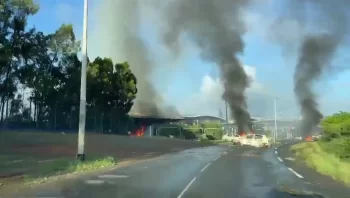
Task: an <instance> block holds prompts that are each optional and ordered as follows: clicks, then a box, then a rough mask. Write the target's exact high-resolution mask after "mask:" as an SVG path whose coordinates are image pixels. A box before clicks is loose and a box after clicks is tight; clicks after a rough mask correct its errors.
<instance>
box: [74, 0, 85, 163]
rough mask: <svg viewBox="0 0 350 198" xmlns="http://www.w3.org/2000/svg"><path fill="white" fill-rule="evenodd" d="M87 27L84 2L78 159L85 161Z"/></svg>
mask: <svg viewBox="0 0 350 198" xmlns="http://www.w3.org/2000/svg"><path fill="white" fill-rule="evenodd" d="M87 25H88V0H84V21H83V39H82V49H81V53H82V61H81V62H82V65H81V81H80V107H79V134H78V153H77V159H78V160H80V161H84V160H85V152H84V146H85V122H86V70H87V69H86V68H87Z"/></svg>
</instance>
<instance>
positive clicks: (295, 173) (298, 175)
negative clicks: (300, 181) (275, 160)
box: [288, 168, 304, 178]
mask: <svg viewBox="0 0 350 198" xmlns="http://www.w3.org/2000/svg"><path fill="white" fill-rule="evenodd" d="M288 169H289V170H290V171H291V172H292V173H294V175H296V176H297V177H299V178H304V177H303V176H302V175H300V174H299V173H297V172H295V171H294V170H293V169H291V168H288Z"/></svg>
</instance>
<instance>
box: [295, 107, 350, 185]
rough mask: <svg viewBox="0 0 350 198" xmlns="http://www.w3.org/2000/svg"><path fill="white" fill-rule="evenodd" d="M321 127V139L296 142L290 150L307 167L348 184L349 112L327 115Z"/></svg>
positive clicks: (349, 165)
mask: <svg viewBox="0 0 350 198" xmlns="http://www.w3.org/2000/svg"><path fill="white" fill-rule="evenodd" d="M322 128H323V130H324V136H323V138H322V139H321V140H319V141H316V142H303V143H300V144H296V145H293V146H292V147H291V150H292V151H293V152H294V153H295V154H296V156H297V157H298V158H299V159H302V160H304V161H305V162H306V164H307V165H308V166H309V167H311V168H314V169H315V170H317V171H318V172H320V173H322V174H324V175H328V176H330V177H332V178H334V179H335V180H338V181H341V182H344V183H345V184H347V185H350V136H349V134H350V113H345V112H340V113H337V114H335V115H333V116H330V117H327V118H326V119H324V120H323V121H322Z"/></svg>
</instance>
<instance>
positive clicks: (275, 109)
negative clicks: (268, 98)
mask: <svg viewBox="0 0 350 198" xmlns="http://www.w3.org/2000/svg"><path fill="white" fill-rule="evenodd" d="M276 100H277V98H274V99H273V104H274V111H275V133H274V138H273V142H274V143H275V144H276V138H277V104H276V103H277V102H276Z"/></svg>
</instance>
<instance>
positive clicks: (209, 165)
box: [17, 146, 349, 198]
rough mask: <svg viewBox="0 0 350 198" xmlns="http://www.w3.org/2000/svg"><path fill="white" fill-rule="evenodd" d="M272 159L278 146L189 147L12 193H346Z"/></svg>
mask: <svg viewBox="0 0 350 198" xmlns="http://www.w3.org/2000/svg"><path fill="white" fill-rule="evenodd" d="M278 157H279V156H278V148H277V149H275V148H270V149H256V148H250V147H228V146H212V147H203V148H195V149H189V150H185V151H181V152H178V153H174V154H167V155H164V156H160V157H157V158H154V159H151V160H146V161H143V162H140V163H137V164H133V165H129V166H125V167H120V168H117V169H115V170H111V171H109V172H106V173H103V174H99V175H94V176H89V177H84V178H76V179H71V180H69V181H61V182H55V183H52V184H49V185H45V187H42V188H41V189H38V188H36V189H33V190H32V191H27V192H26V193H25V194H26V195H25V196H19V195H18V196H17V197H23V198H24V197H52V198H54V197H62V198H63V197H68V198H73V197H76V198H93V197H94V198H104V197H106V198H113V197H121V198H123V197H125V198H136V197H137V198H139V197H145V198H167V197H169V198H197V197H198V198H213V197H217V198H221V197H222V198H226V197H236V198H283V197H296V196H292V195H291V192H296V191H298V192H316V193H319V194H323V195H324V196H321V195H320V196H312V195H300V196H297V197H305V198H307V197H330V198H332V197H334V198H343V197H344V198H346V197H348V195H349V193H348V194H347V195H346V194H342V193H344V192H343V191H337V190H338V189H336V188H334V189H329V188H322V186H317V185H310V183H309V182H307V181H306V180H305V178H301V177H299V176H300V175H299V176H298V173H297V172H296V171H293V169H290V168H289V167H288V166H287V165H286V164H285V163H284V162H281V161H279V158H278ZM322 185H325V184H322ZM348 190H349V189H348Z"/></svg>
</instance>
